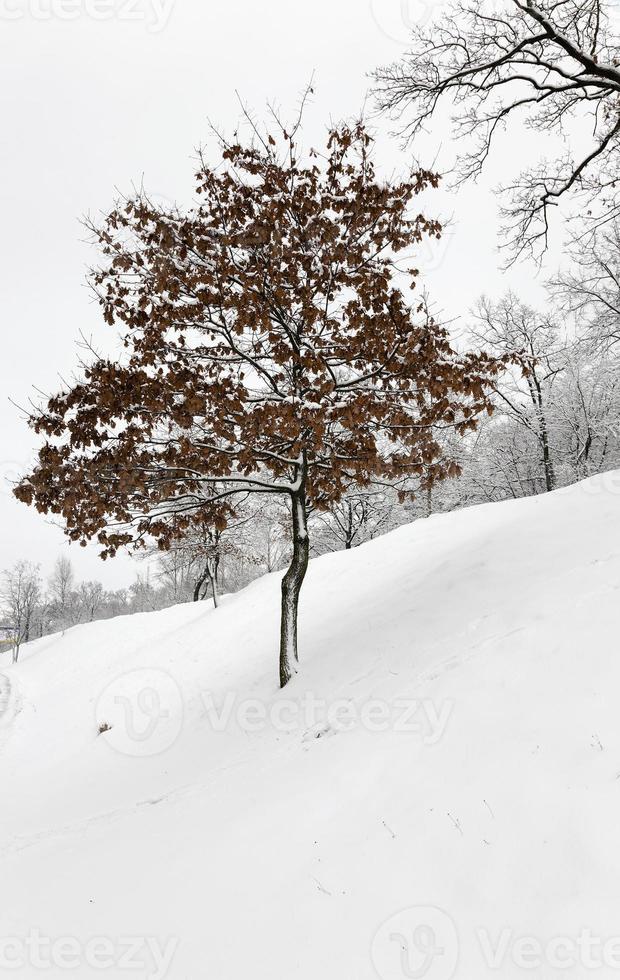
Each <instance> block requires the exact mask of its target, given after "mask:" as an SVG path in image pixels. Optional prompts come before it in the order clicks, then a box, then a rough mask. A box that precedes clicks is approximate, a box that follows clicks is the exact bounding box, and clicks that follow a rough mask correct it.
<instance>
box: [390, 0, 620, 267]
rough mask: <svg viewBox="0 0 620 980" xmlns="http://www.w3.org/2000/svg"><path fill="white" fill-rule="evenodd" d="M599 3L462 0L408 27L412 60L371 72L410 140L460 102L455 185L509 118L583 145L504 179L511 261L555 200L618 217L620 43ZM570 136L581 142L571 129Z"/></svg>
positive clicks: (530, 248) (596, 218)
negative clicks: (584, 139)
mask: <svg viewBox="0 0 620 980" xmlns="http://www.w3.org/2000/svg"><path fill="white" fill-rule="evenodd" d="M612 11H613V6H612V4H611V3H605V2H602V0H539V2H534V0H458V2H453V3H452V4H450V5H449V6H447V7H446V8H445V10H444V13H443V14H442V15H441V17H440V18H439V19H438V20H434V21H433V22H432V23H431V24H430V25H427V26H419V27H416V28H415V29H414V30H413V31H412V45H411V50H410V51H409V53H408V54H407V55H406V56H405V58H404V59H403V60H402V61H400V62H397V63H395V64H392V65H390V66H387V67H384V68H381V69H379V70H378V71H377V72H376V73H375V79H376V86H377V94H378V99H379V104H380V106H381V107H382V108H383V109H384V110H386V111H389V112H390V113H392V114H396V115H398V116H400V117H401V118H402V119H403V127H404V131H405V133H406V135H407V136H409V137H414V136H415V135H416V134H418V133H419V132H420V131H421V130H424V129H425V128H426V127H427V126H428V124H429V123H431V122H432V120H433V117H434V116H435V115H436V113H437V110H438V109H439V107H440V104H442V103H444V102H447V103H448V105H449V106H451V107H452V111H453V121H454V126H455V130H454V131H455V135H456V136H457V137H458V138H459V139H462V142H463V148H464V149H463V152H462V155H461V156H460V157H459V160H458V164H457V184H458V183H461V184H462V183H464V182H465V181H468V180H470V179H472V178H476V177H477V176H478V175H479V174H480V173H481V171H482V169H483V167H484V165H485V163H486V161H487V158H488V157H489V154H490V153H491V151H492V149H493V146H494V142H495V139H496V137H497V135H498V133H499V132H500V131H501V130H502V128H503V127H505V126H506V125H507V124H518V123H519V122H521V123H524V124H525V125H526V126H528V127H529V128H531V129H533V130H534V131H535V132H544V133H548V134H551V135H553V136H556V137H559V138H561V139H562V140H564V141H565V143H566V137H567V136H569V137H574V129H575V127H576V126H577V127H578V126H579V125H580V124H582V128H583V130H584V132H587V134H588V143H587V146H586V147H585V148H584V149H583V150H582V151H578V150H576V149H575V148H574V147H573V148H569V149H568V150H567V151H566V152H562V151H561V150H560V151H559V152H558V153H557V154H556V155H555V158H552V159H549V160H540V161H538V162H536V163H534V164H533V165H531V166H525V167H524V169H523V170H522V171H521V173H520V175H519V177H518V178H517V179H516V180H515V181H514V182H512V183H510V184H508V185H507V186H505V187H503V188H502V191H503V199H504V207H503V219H504V227H503V233H504V237H505V240H506V242H507V243H508V244H509V246H510V249H511V255H512V258H513V259H514V258H516V257H517V256H519V255H520V254H521V253H523V252H528V253H532V254H534V255H537V254H540V251H541V249H544V248H545V247H546V244H547V237H548V232H549V216H550V211H549V209H550V208H551V207H553V206H554V205H557V204H558V203H559V202H560V201H561V200H562V199H563V198H568V197H569V196H571V197H573V198H574V199H575V200H574V201H573V204H575V205H576V206H577V207H576V211H578V212H579V215H580V217H581V218H583V217H584V216H585V217H586V218H587V219H588V224H589V227H590V229H591V230H594V229H597V228H600V227H601V226H603V225H606V224H609V223H612V222H613V221H615V220H616V219H617V218H618V216H619V215H620V193H619V190H618V187H617V177H618V159H619V157H618V149H619V146H620V70H619V67H618V66H619V64H620V40H619V38H618V36H617V34H616V33H615V32H614V30H613V29H612V26H611V24H610V15H611V12H612ZM572 142H573V143H575V142H576V140H575V139H574V138H573V139H572Z"/></svg>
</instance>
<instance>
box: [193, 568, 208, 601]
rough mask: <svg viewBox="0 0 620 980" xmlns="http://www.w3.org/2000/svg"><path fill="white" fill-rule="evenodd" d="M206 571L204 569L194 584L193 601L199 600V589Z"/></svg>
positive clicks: (204, 578)
mask: <svg viewBox="0 0 620 980" xmlns="http://www.w3.org/2000/svg"><path fill="white" fill-rule="evenodd" d="M206 577H207V573H206V571H204V572H203V573H202V575H201V576H200V578H199V579H198V580H197V582H196V584H195V586H194V602H199V601H200V590H201V589H202V586H203V584H204V582H205V580H206Z"/></svg>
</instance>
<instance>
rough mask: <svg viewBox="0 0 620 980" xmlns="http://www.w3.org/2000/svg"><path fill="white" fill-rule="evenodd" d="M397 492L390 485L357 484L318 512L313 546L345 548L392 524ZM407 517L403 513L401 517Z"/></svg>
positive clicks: (370, 536)
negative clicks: (334, 502)
mask: <svg viewBox="0 0 620 980" xmlns="http://www.w3.org/2000/svg"><path fill="white" fill-rule="evenodd" d="M397 505H398V495H397V491H396V489H392V488H390V487H387V488H382V489H378V488H376V487H372V486H370V487H360V488H359V489H357V490H356V489H353V490H351V491H349V492H348V493H347V494H345V496H344V497H343V498H342V500H340V501H338V503H337V504H335V505H334V506H333V507H331V508H330V510H329V511H327V512H321V511H319V512H317V514H316V515H315V516H314V519H313V521H312V523H313V524H314V539H315V550H316V551H318V552H323V551H339V550H341V549H344V550H345V551H348V550H350V549H351V548H355V547H356V546H357V545H359V544H362V543H363V542H364V541H370V540H372V538H374V537H377V535H379V534H384V533H385V532H386V531H388V530H390V528H391V527H395V526H396V524H397V523H398V521H397V520H396V512H397ZM405 519H406V518H405V517H404V514H403V517H402V520H403V521H404V520H405Z"/></svg>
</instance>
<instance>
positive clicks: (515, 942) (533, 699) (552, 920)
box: [0, 472, 620, 980]
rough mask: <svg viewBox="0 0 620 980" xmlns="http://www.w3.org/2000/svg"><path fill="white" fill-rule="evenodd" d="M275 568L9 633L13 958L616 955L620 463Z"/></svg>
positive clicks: (548, 966) (282, 962) (2, 852)
mask: <svg viewBox="0 0 620 980" xmlns="http://www.w3.org/2000/svg"><path fill="white" fill-rule="evenodd" d="M280 578H281V576H280V575H279V574H274V575H269V576H266V577H264V578H262V579H260V580H258V581H257V582H255V583H253V584H252V585H251V586H250V587H249V588H247V589H245V591H243V592H242V593H240V594H238V595H235V596H229V597H225V599H224V601H223V604H222V606H221V608H220V609H218V610H214V609H213V608H211V606H210V604H208V603H200V604H190V605H182V606H177V607H174V608H172V609H168V610H165V611H163V612H155V613H147V614H143V615H135V616H132V617H124V618H119V619H116V620H112V621H107V622H98V623H94V624H90V625H87V626H79V627H75V628H73V629H70V630H68V631H66V632H65V633H64V634H62V635H60V634H59V635H56V636H51V637H46V638H44V639H42V640H40V641H37V642H34V643H32V644H29V645H28V646H27V647H26V648H24V649H23V654H22V660H21V662H20V663H19V664H18V665H16V666H11V665H10V664H9V661H8V658H7V656H6V655H3V656H2V661H1V662H0V671H1V673H0V800H1V803H0V828H1V840H0V882H1V885H2V891H1V894H2V901H1V903H0V953H1V952H2V950H3V949H4V961H2V960H0V965H4V968H5V970H6V976H10V977H18V978H21V977H33V978H34V977H41V976H45V977H50V978H61V977H66V976H76V977H79V978H80V980H82V978H90V977H105V978H108V977H114V978H124V977H139V978H145V980H146V978H155V980H162V978H163V976H164V972H163V971H162V970H161V969H160V970H159V972H158V968H157V965H156V963H155V961H154V960H153V961H150V960H149V958H148V956H146V955H145V956H143V958H142V960H141V961H140V962H139V963H138V965H137V966H136V967H135V969H133V970H132V969H129V968H128V967H127V966H126V964H125V963H123V962H121V959H122V957H121V955H120V952H119V950H120V948H121V947H122V946H123V943H125V942H126V940H127V937H138V938H139V937H143V938H144V937H150V938H151V939H152V940H156V941H157V942H159V943H161V945H162V947H164V946H165V945H166V944H167V943H169V942H170V943H171V946H170V949H172V950H173V955H172V956H171V962H170V963H169V964H166V966H167V969H166V970H165V977H166V978H170V980H249V978H252V980H263V978H264V980H371V978H375V980H376V978H377V977H378V978H380V980H401V978H403V977H404V978H407V977H426V978H429V980H450V978H451V977H452V976H455V977H457V978H459V980H482V978H485V977H497V976H501V977H507V978H516V977H527V976H530V977H531V976H534V977H544V978H550V977H556V976H557V977H576V978H579V980H583V978H584V977H587V976H589V975H590V972H591V971H592V969H594V973H595V975H596V976H598V977H612V976H617V975H618V972H619V967H620V956H619V955H618V951H619V950H620V943H616V944H615V946H614V939H615V938H616V937H618V936H620V711H619V708H618V699H619V694H620V649H619V637H620V630H619V625H620V616H619V613H620V609H619V600H620V591H619V590H620V472H616V473H611V474H606V475H604V476H601V477H596V478H594V479H591V480H588V481H585V482H584V483H582V484H579V485H578V486H575V487H572V488H570V489H567V490H562V491H558V492H556V493H553V494H548V495H545V496H540V497H536V498H530V499H525V500H518V501H510V502H507V503H502V504H493V505H485V506H480V507H474V508H471V509H467V510H463V511H460V512H456V513H452V514H449V515H441V516H434V517H431V518H430V519H427V520H420V521H417V522H415V523H413V524H411V525H408V526H406V527H403V528H400V529H399V530H397V531H395V532H393V533H391V534H388V535H386V536H385V537H382V538H380V539H378V540H376V541H374V542H371V543H370V544H367V545H364V546H362V547H360V548H358V549H356V550H354V551H352V552H347V553H339V554H334V555H329V556H326V557H322V558H319V559H315V560H313V561H312V562H311V565H310V570H309V573H308V577H307V579H306V582H305V584H304V588H303V595H302V602H301V622H300V649H301V664H300V673H299V675H298V676H297V677H296V678H295V679H294V680H293V681H292V682H291V684H290V685H289V686H288V687H287V688H286V689H285V690H284V691H282V692H281V691H279V690H278V687H277V638H278V625H279V624H278V616H279V595H280V591H279V590H280ZM124 699H125V700H124ZM231 704H232V705H233V706H232V708H231ZM213 705H215V706H216V708H217V712H219V711H220V709H221V708H224V709H226V706H228V708H229V709H230V710H229V715H230V716H229V717H227V716H224V717H223V718H222V722H221V724H218V720H217V717H216V714H215V713H214V711H213V710H212V708H213ZM347 705H348V709H347V711H346V712H345V707H346V706H347ZM313 706H314V707H313ZM296 708H298V709H299V710H297V711H296ZM328 709H329V715H328V714H327V711H328ZM243 711H247V716H246V723H245V724H244V723H243V715H242V712H243ZM278 712H279V714H278ZM261 713H262V714H263V715H264V717H262V714H261ZM386 718H387V723H385V719H386ZM247 719H249V723H247ZM369 719H370V720H369ZM382 719H383V723H382ZM103 722H105V723H107V724H109V725H111V726H112V727H111V729H110V730H109V731H107V732H104V733H102V734H99V731H98V727H99V725H100V724H101V723H103ZM345 722H346V723H345ZM218 729H219V730H218ZM418 729H419V730H418ZM398 913H402V914H401V915H398ZM394 916H395V917H396V918H394V919H392V917H394ZM384 923H387V924H386V925H384ZM33 930H34V931H35V932H36V933H37V934H38V935H39V937H41V936H43V937H47V939H49V941H50V944H52V943H54V942H55V943H56V944H58V943H59V942H60V941H61V940H65V939H67V938H69V939H70V940H71V941H72V943H73V950H74V955H76V956H77V955H78V952H77V951H78V948H79V955H80V957H81V959H80V964H79V966H75V968H73V969H69V968H67V967H66V966H63V965H62V963H61V962H60V959H59V957H60V953H59V951H58V949H56V953H55V954H54V958H53V962H47V964H46V965H47V968H46V969H42V968H41V966H40V964H39V965H36V963H35V962H33V955H31V954H28V956H26V955H25V954H23V951H22V952H21V953H20V949H21V946H20V944H23V943H25V941H26V938H27V937H28V936H32V933H33ZM401 934H402V940H401V939H399V938H398V937H399V936H401ZM584 935H585V936H586V937H590V938H589V940H584V939H583V937H584ZM102 937H105V938H106V939H107V941H108V944H109V949H108V953H109V955H108V956H107V958H106V956H103V954H102V956H101V959H100V961H95V960H94V959H93V957H94V955H95V954H93V953H92V949H91V947H89V945H88V944H89V943H91V944H92V943H93V942H96V941H99V940H100V939H101V938H102ZM485 937H486V939H485ZM8 940H11V942H12V943H13V945H11V946H7V945H6V943H7V941H8ZM587 941H589V942H590V945H589V947H588V949H585V947H584V945H583V944H584V942H587ZM3 942H4V943H5V946H4V947H3V946H2V943H3ZM528 943H529V944H530V945H528ZM579 943H581V945H579ZM597 943H598V945H597ZM112 946H113V947H114V953H111V952H110V950H111V947H112ZM489 947H490V949H491V952H490V953H489ZM124 948H125V952H126V947H124ZM88 950H90V952H87V951H88ZM575 950H578V951H579V952H578V956H576V957H575ZM571 951H572V953H571ZM614 951H615V952H614ZM493 953H495V954H496V960H495V963H493V962H491V960H492V954H493ZM45 955H47V956H48V957H51V953H49V951H48V953H46V954H45ZM571 955H572V956H573V960H574V959H575V958H576V959H577V960H578V962H575V963H573V961H572V960H571V961H570V963H569V965H568V966H567V965H566V962H567V960H566V958H567V957H570V956H571ZM20 956H21V958H20ZM528 956H529V957H530V959H529V961H528V960H527V957H528ZM614 956H615V957H616V959H615V960H614ZM562 957H564V958H565V962H564V963H563V964H562V963H561V960H562ZM587 957H590V960H591V961H592V963H596V964H598V960H597V957H598V958H599V959H601V963H600V964H598V965H597V968H594V967H593V966H592V964H589V965H588V963H586V958H587ZM11 958H13V960H12V962H11ZM126 958H127V957H126ZM147 960H148V962H147ZM524 962H528V963H529V967H530V968H529V969H526V967H525V966H524V965H523V964H524ZM7 963H10V966H7ZM4 975H5V973H4V972H3V970H2V968H0V976H4Z"/></svg>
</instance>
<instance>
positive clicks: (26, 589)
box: [0, 561, 41, 664]
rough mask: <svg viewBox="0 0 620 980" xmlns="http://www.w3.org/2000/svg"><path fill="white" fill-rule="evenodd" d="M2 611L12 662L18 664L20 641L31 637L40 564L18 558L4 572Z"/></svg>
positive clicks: (25, 641) (38, 597) (36, 605)
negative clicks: (11, 566) (7, 629)
mask: <svg viewBox="0 0 620 980" xmlns="http://www.w3.org/2000/svg"><path fill="white" fill-rule="evenodd" d="M0 598H1V599H2V606H3V614H4V616H6V619H7V621H8V623H9V625H10V627H11V638H12V643H13V663H14V664H15V663H17V661H18V659H19V652H20V649H21V646H22V643H28V641H29V640H30V639H31V635H32V629H33V625H34V621H35V615H36V611H37V607H38V605H39V602H40V599H41V578H40V574H39V566H38V565H33V564H32V563H31V562H27V561H19V562H17V563H16V564H15V565H14V566H13V568H11V569H9V570H8V571H5V572H4V574H3V581H2V589H1V592H0Z"/></svg>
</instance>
